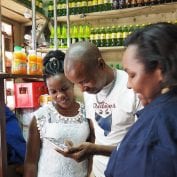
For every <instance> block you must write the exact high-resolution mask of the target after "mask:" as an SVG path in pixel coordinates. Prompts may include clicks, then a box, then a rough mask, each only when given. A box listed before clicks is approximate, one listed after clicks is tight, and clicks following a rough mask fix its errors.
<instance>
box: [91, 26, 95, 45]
mask: <svg viewBox="0 0 177 177" xmlns="http://www.w3.org/2000/svg"><path fill="white" fill-rule="evenodd" d="M90 42H91V43H93V44H95V45H96V41H95V28H91V30H90Z"/></svg>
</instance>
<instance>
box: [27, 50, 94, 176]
mask: <svg viewBox="0 0 177 177" xmlns="http://www.w3.org/2000/svg"><path fill="white" fill-rule="evenodd" d="M64 55H65V54H64V53H63V52H61V51H59V50H57V51H51V52H49V53H48V54H47V55H46V57H45V58H44V62H43V63H44V79H45V81H46V84H47V87H48V91H49V94H50V96H51V97H52V103H49V104H47V105H45V106H43V107H41V108H39V109H38V110H37V111H35V112H34V117H33V120H32V122H31V124H30V128H29V138H28V143H27V153H26V160H25V171H24V174H25V175H24V177H87V176H88V175H89V174H88V160H85V161H83V162H80V163H78V162H76V161H74V160H73V159H71V158H67V157H64V156H62V155H61V154H60V153H57V152H56V150H55V147H54V146H52V145H51V143H50V141H51V142H53V143H58V144H63V143H64V141H65V140H71V141H72V142H73V144H74V145H78V144H80V143H82V142H86V141H88V140H89V138H90V127H91V126H89V122H88V120H87V119H86V117H85V110H84V105H83V104H81V103H79V102H76V101H75V98H74V90H73V87H74V85H73V84H72V83H71V82H70V81H69V80H67V79H66V77H65V75H64V71H63V60H64Z"/></svg>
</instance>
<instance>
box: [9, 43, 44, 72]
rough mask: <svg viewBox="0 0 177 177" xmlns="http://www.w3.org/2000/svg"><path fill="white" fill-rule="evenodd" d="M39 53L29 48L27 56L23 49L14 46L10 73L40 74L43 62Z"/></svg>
mask: <svg viewBox="0 0 177 177" xmlns="http://www.w3.org/2000/svg"><path fill="white" fill-rule="evenodd" d="M42 62H43V61H42V56H41V53H37V55H36V52H35V51H34V50H30V51H29V53H28V56H27V55H26V53H25V52H24V50H23V49H22V48H21V47H19V46H16V47H15V48H14V52H13V58H12V69H11V73H12V74H28V75H42V70H43V63H42Z"/></svg>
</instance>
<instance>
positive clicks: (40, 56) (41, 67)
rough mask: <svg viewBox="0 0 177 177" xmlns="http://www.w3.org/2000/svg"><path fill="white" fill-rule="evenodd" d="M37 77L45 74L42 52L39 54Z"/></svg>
mask: <svg viewBox="0 0 177 177" xmlns="http://www.w3.org/2000/svg"><path fill="white" fill-rule="evenodd" d="M36 60H37V73H36V74H37V75H42V73H43V59H42V55H41V53H40V52H38V53H37V58H36Z"/></svg>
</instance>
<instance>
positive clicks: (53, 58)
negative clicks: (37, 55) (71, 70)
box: [43, 50, 65, 79]
mask: <svg viewBox="0 0 177 177" xmlns="http://www.w3.org/2000/svg"><path fill="white" fill-rule="evenodd" d="M64 58H65V53H63V52H62V51H60V50H55V51H50V52H48V53H47V55H46V56H45V57H44V59H43V75H44V79H46V78H48V77H50V76H54V75H56V74H63V73H64Z"/></svg>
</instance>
